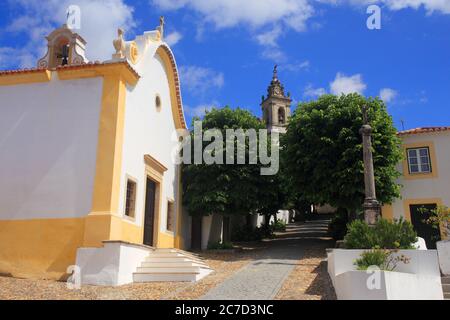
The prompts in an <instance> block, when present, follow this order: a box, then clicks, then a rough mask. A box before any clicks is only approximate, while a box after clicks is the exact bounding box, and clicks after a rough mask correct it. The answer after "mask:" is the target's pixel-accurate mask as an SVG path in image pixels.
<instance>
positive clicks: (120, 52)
mask: <svg viewBox="0 0 450 320" xmlns="http://www.w3.org/2000/svg"><path fill="white" fill-rule="evenodd" d="M123 34H124V31H123V29H120V28H119V29H118V30H117V35H118V38H117V39H115V40H114V41H113V45H114V48H115V49H116V53H115V54H114V55H113V58H114V59H123V58H124V57H125V50H126V45H125V40H124V39H123Z"/></svg>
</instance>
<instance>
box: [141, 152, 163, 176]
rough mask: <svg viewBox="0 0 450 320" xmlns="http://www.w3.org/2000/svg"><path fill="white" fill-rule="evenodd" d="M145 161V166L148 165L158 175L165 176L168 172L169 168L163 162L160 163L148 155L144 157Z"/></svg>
mask: <svg viewBox="0 0 450 320" xmlns="http://www.w3.org/2000/svg"><path fill="white" fill-rule="evenodd" d="M144 161H145V164H146V165H148V166H149V167H150V168H151V169H153V170H155V171H156V172H157V174H158V175H163V174H164V172H166V171H167V168H166V167H165V166H164V165H163V164H162V163H161V162H159V161H158V160H156V159H155V158H153V157H152V156H151V155H149V154H146V155H145V156H144Z"/></svg>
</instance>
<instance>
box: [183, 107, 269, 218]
mask: <svg viewBox="0 0 450 320" xmlns="http://www.w3.org/2000/svg"><path fill="white" fill-rule="evenodd" d="M199 120H200V119H198V118H195V119H193V123H194V122H195V121H199ZM264 128H265V127H264V124H263V123H262V122H261V121H260V120H259V119H258V118H256V117H255V116H254V115H252V114H251V113H250V112H249V111H247V110H243V109H240V108H237V109H231V108H230V107H225V108H222V109H213V110H211V111H210V112H208V113H206V115H205V116H204V118H203V119H202V130H203V132H205V131H206V130H208V129H218V130H220V131H221V133H222V135H223V137H224V138H225V136H226V132H225V130H226V129H244V130H247V129H255V130H259V129H264ZM193 135H194V132H193V131H192V132H191V137H193ZM210 143H211V142H203V150H204V149H205V147H206V146H207V145H208V144H210ZM246 144H247V145H248V139H246ZM192 145H193V144H192ZM192 148H193V146H192ZM219 153H223V155H224V159H226V155H227V150H226V148H225V145H223V148H222V149H221V150H220V151H219ZM234 153H235V159H236V153H237V148H234ZM245 154H246V162H245V163H246V164H233V165H227V164H226V163H224V164H209V165H208V164H205V163H202V164H186V165H184V166H183V203H184V205H185V206H186V208H187V210H188V212H189V214H191V215H210V214H213V213H217V214H222V215H233V214H249V213H250V212H252V211H254V210H256V208H257V206H258V202H257V200H258V183H257V180H258V179H259V177H260V165H254V164H249V161H248V158H249V157H248V156H249V150H248V148H246V151H245Z"/></svg>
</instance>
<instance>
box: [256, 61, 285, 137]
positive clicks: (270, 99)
mask: <svg viewBox="0 0 450 320" xmlns="http://www.w3.org/2000/svg"><path fill="white" fill-rule="evenodd" d="M291 102H292V99H291V97H290V94H287V95H285V93H284V87H283V85H282V84H281V82H280V80H278V70H277V66H276V65H275V67H274V68H273V77H272V82H271V83H270V86H269V87H268V88H267V97H265V96H263V97H262V103H261V107H262V111H263V120H264V122H265V123H266V126H267V129H268V130H269V132H271V131H276V132H279V133H286V126H287V123H288V120H289V117H290V116H291Z"/></svg>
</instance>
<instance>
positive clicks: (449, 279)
mask: <svg viewBox="0 0 450 320" xmlns="http://www.w3.org/2000/svg"><path fill="white" fill-rule="evenodd" d="M441 282H442V284H450V277H442V278H441Z"/></svg>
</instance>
